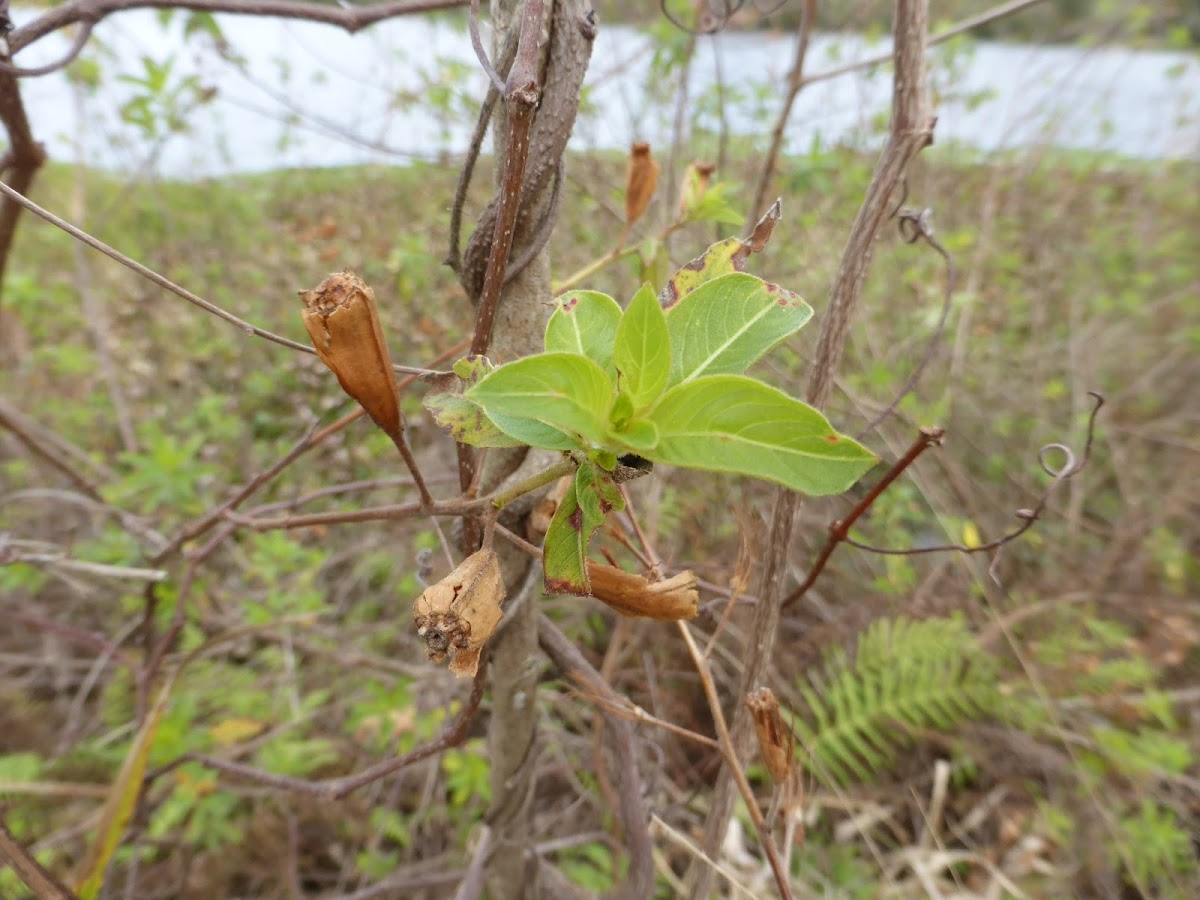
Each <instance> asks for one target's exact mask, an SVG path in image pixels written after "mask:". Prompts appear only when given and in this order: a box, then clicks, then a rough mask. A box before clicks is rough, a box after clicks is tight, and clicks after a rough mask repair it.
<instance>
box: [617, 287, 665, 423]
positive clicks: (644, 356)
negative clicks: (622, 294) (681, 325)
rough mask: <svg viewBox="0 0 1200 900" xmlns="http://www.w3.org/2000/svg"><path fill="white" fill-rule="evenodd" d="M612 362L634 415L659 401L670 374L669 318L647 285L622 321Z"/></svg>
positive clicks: (638, 294)
mask: <svg viewBox="0 0 1200 900" xmlns="http://www.w3.org/2000/svg"><path fill="white" fill-rule="evenodd" d="M613 362H614V363H615V364H616V367H617V372H618V373H619V378H620V382H619V383H620V385H621V390H622V392H624V393H628V395H629V399H630V400H632V401H633V408H634V411H635V412H636V411H640V410H642V409H645V408H646V407H647V406H649V405H650V404H651V403H653V402H654V401H655V400H657V399H658V398H659V395H661V394H662V392H663V390H664V389H665V388H666V386H667V376H668V375H670V373H671V339H670V336H669V335H668V333H667V317H666V316H665V315H664V314H663V311H662V307H661V306H659V305H658V299H657V298H656V297H655V296H654V291H653V290H651V289H650V285H648V284H644V285H642V287H641V289H640V290H639V291H638V292H637V293H636V294H634V295H633V299H632V300H631V301H629V308H628V309H627V310H626V311H625V315H624V316H623V317H622V318H621V324H620V326H619V327H618V328H617V340H616V344H615V346H614V347H613Z"/></svg>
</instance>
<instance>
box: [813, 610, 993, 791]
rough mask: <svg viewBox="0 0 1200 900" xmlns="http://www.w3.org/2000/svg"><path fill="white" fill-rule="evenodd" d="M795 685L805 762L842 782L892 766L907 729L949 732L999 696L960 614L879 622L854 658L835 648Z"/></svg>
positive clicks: (906, 739)
mask: <svg viewBox="0 0 1200 900" xmlns="http://www.w3.org/2000/svg"><path fill="white" fill-rule="evenodd" d="M797 686H798V688H799V693H800V696H801V698H802V699H803V701H804V706H805V707H807V709H806V710H805V715H804V716H803V717H802V719H801V721H799V722H797V723H796V731H797V734H798V735H799V737H800V742H799V749H800V751H801V752H802V753H804V754H805V755H806V756H807V757H808V758H807V759H806V760H805V761H804V762H805V766H806V768H808V769H809V770H810V771H811V772H812V773H813V774H814V775H816V777H817V778H818V779H820V780H822V781H824V782H826V783H836V784H841V785H846V784H849V783H851V782H854V781H869V780H871V778H872V777H874V776H875V775H877V774H878V773H879V772H881V771H883V770H885V769H887V768H889V767H891V765H892V764H893V762H894V761H895V758H896V752H897V750H898V749H899V747H901V746H902V745H904V744H907V743H909V742H910V737H909V735H910V734H911V732H912V731H914V730H916V729H922V728H935V729H938V730H940V731H949V730H951V729H953V728H954V727H955V726H957V725H958V724H959V723H960V722H963V721H965V720H967V719H972V718H976V717H978V716H981V715H983V714H984V713H986V712H988V711H989V710H990V709H991V708H992V707H993V705H994V703H995V701H996V698H997V694H996V686H995V666H994V664H993V660H992V659H991V658H990V657H989V656H987V655H986V654H985V653H984V651H983V650H981V649H980V648H979V646H978V645H977V644H976V643H975V641H974V640H973V638H972V637H971V634H970V632H969V631H968V630H967V627H966V624H965V623H964V622H963V620H962V618H961V617H958V616H954V617H950V618H942V619H925V620H923V621H912V620H910V619H906V618H903V617H901V618H898V619H894V620H889V619H879V620H877V621H875V622H873V623H872V624H871V625H870V626H869V627H868V628H867V630H866V631H865V632H863V633H862V634H861V635H860V636H859V640H858V647H857V650H856V651H855V654H854V657H853V659H851V657H849V656H848V655H847V654H846V653H845V652H844V651H842V650H840V649H838V650H835V651H833V652H831V653H829V654H828V655H827V656H826V658H825V661H824V664H823V665H822V666H820V667H818V668H816V669H814V670H812V671H810V672H808V673H807V674H806V676H805V678H804V679H803V680H801V681H800V683H799V684H798V685H797Z"/></svg>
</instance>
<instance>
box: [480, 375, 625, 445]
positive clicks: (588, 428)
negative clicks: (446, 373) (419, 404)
mask: <svg viewBox="0 0 1200 900" xmlns="http://www.w3.org/2000/svg"><path fill="white" fill-rule="evenodd" d="M465 396H466V398H467V399H468V400H471V401H473V402H475V403H478V404H479V405H480V406H481V407H483V410H484V412H486V413H487V415H488V417H489V418H490V419H491V420H492V421H493V422H495V423H496V426H497V427H499V428H500V430H501V431H503V432H504V433H505V434H507V435H509V436H510V437H513V438H516V439H517V440H519V441H521V442H522V443H524V444H529V445H530V446H532V447H542V448H544V449H547V450H567V449H571V448H572V447H579V446H581V445H583V444H600V443H603V442H604V438H605V435H606V432H607V430H608V412H609V409H610V408H611V406H612V402H613V384H612V381H611V380H610V379H609V377H608V375H606V374H605V372H604V370H603V369H601V368H600V367H599V366H598V365H596V363H594V362H592V360H590V359H587V358H586V357H583V356H576V355H575V354H573V353H540V354H537V355H535V356H526V357H525V358H524V359H518V360H516V361H515V362H511V363H508V364H506V365H503V366H501V367H500V368H498V369H496V370H494V371H492V372H490V373H489V374H488V375H487V376H486V377H484V378H483V379H482V380H481V381H480V382H479V383H478V384H476V385H475V386H474V387H472V388H471V389H469V390H468V391H467V392H466V394H465ZM564 438H566V439H567V440H566V443H568V444H569V446H564ZM572 438H573V439H574V440H571V439H572Z"/></svg>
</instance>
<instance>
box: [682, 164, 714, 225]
mask: <svg viewBox="0 0 1200 900" xmlns="http://www.w3.org/2000/svg"><path fill="white" fill-rule="evenodd" d="M715 171H717V167H716V165H715V164H714V163H710V162H694V163H692V164H691V165H690V166H688V167H687V168H686V169H685V170H684V172H683V183H682V184H680V186H679V216H680V218H686V217H687V215H688V213H689V212H690V211H691V209H692V207H694V206H695V205H696V204H697V203H699V202H700V199H701V198H702V197H703V196H704V195H705V194H707V193H708V186H709V185H710V184H712V176H713V172H715Z"/></svg>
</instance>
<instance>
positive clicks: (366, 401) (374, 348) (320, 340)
mask: <svg viewBox="0 0 1200 900" xmlns="http://www.w3.org/2000/svg"><path fill="white" fill-rule="evenodd" d="M300 299H301V300H303V301H304V312H303V313H302V314H301V315H302V316H303V318H304V327H305V328H307V329H308V336H309V337H310V338H311V339H312V342H313V348H314V349H315V350H316V351H317V356H319V357H320V358H321V361H322V362H323V363H325V365H327V366H329V368H330V369H332V370H333V374H335V375H336V376H337V379H338V382H339V383H340V384H341V385H342V390H344V391H345V392H346V393H347V394H349V395H350V396H351V397H353V398H354V399H355V400H357V401H358V402H359V403H361V404H362V406H363V408H364V409H365V410H366V411H367V415H369V416H370V417H371V418H372V419H373V420H374V421H375V424H376V425H378V426H379V427H380V428H382V429H383V430H384V432H386V433H387V434H388V435H391V436H393V437H394V436H395V435H398V434H400V432H401V428H402V427H403V425H404V420H403V419H402V418H401V415H400V396H399V392H398V390H397V387H396V375H395V372H393V371H392V358H391V355H390V354H389V353H388V348H387V342H386V341H384V339H383V327H382V326H381V325H380V324H379V310H378V309H377V308H376V304H375V293H374V292H373V291H372V290H371V287H370V285H368V284H367V283H366V282H365V281H363V280H362V279H361V278H359V277H358V276H357V275H355V274H354V273H353V272H338V273H336V274H333V275H330V276H329V277H328V278H326V279H325V280H324V281H322V282H321V283H320V284H319V285H317V286H316V287H315V288H313V289H312V290H311V291H301V292H300Z"/></svg>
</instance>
